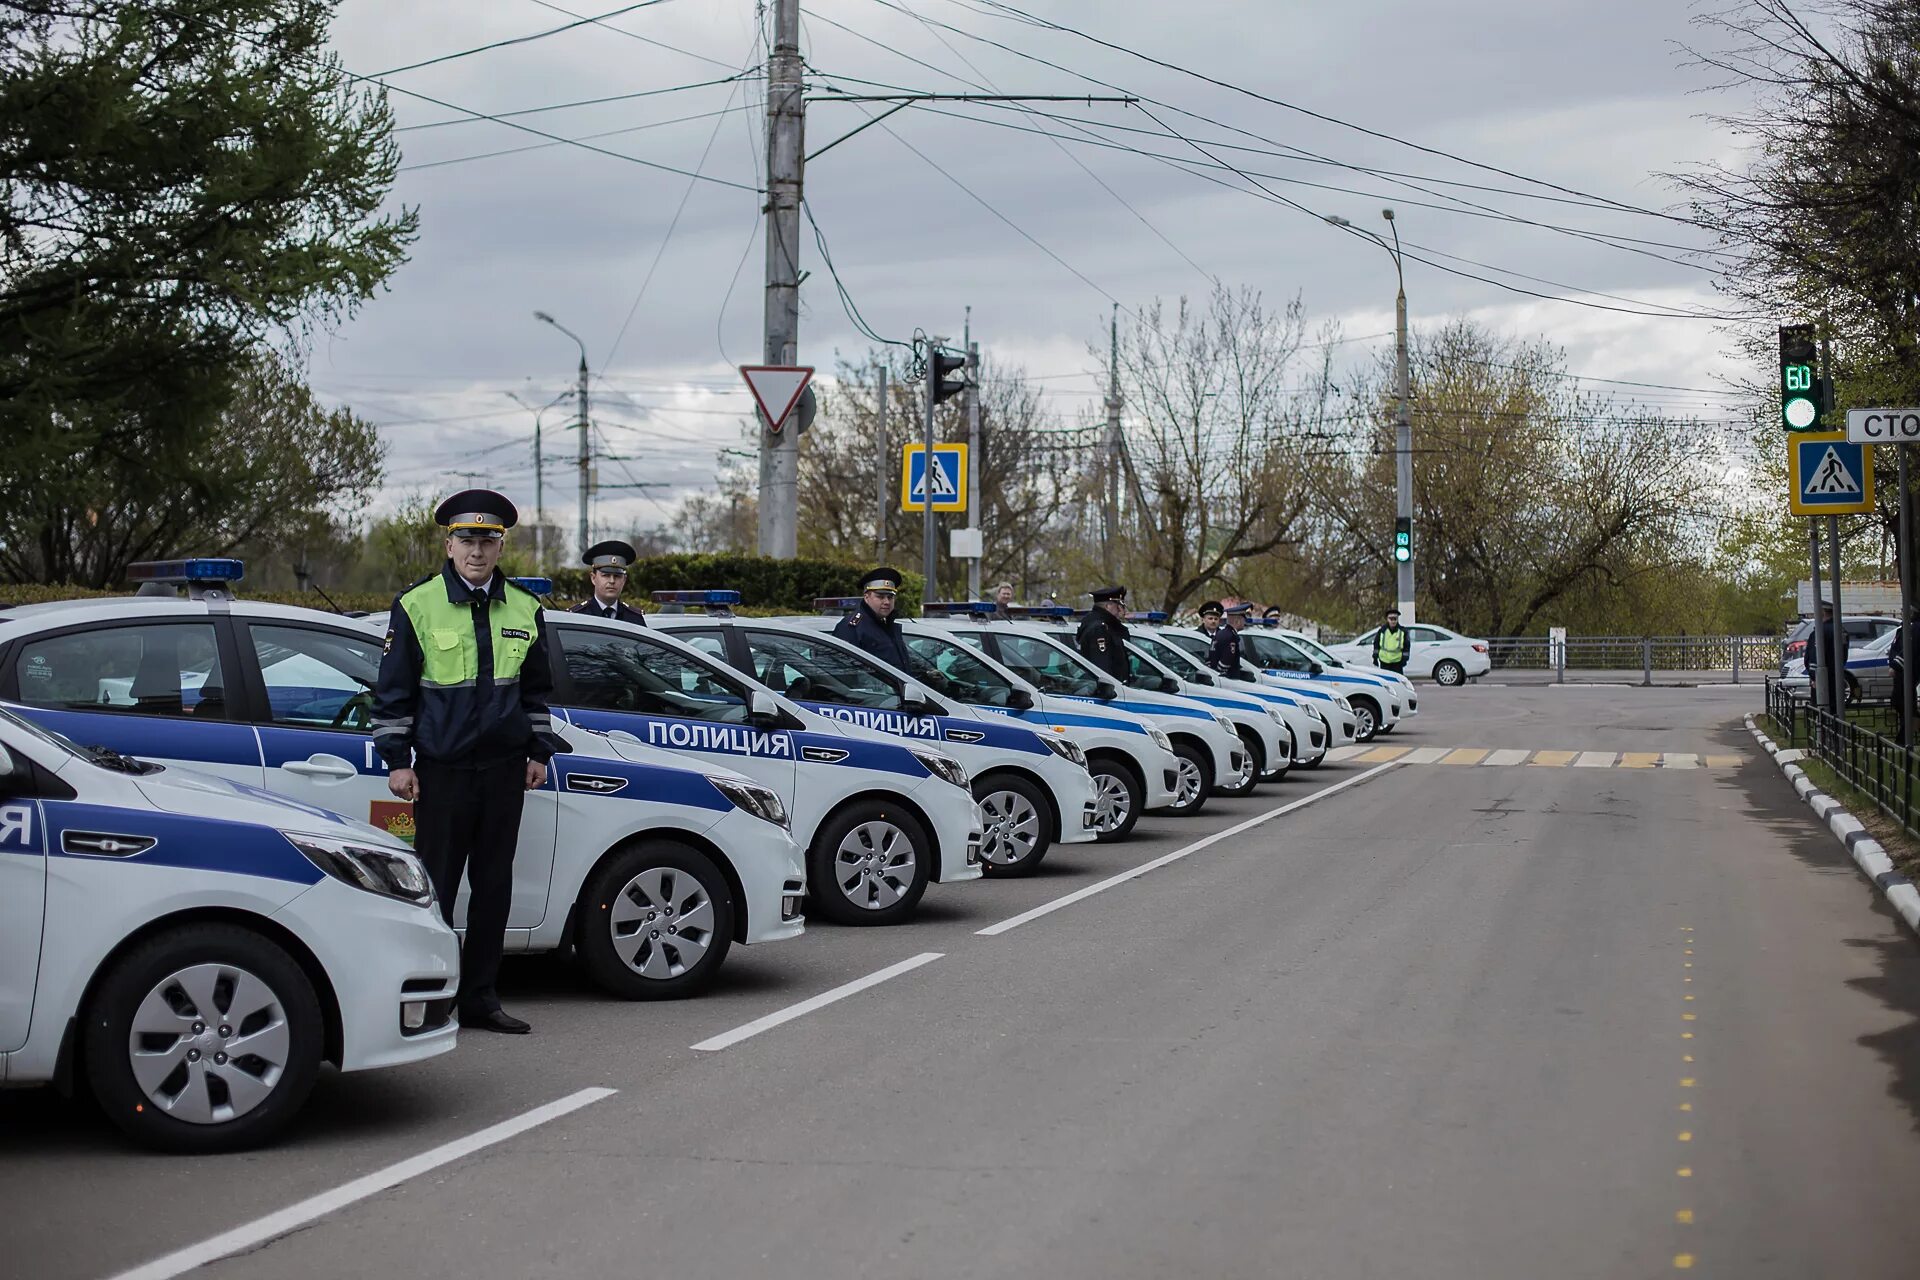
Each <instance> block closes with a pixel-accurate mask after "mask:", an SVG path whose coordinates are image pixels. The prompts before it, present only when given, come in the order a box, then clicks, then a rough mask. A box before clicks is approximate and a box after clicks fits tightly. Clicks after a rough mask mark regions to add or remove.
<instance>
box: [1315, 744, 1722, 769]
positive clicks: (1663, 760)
mask: <svg viewBox="0 0 1920 1280" xmlns="http://www.w3.org/2000/svg"><path fill="white" fill-rule="evenodd" d="M1327 758H1328V759H1332V760H1345V761H1351V762H1353V763H1355V764H1388V763H1396V762H1397V763H1399V764H1451V765H1464V766H1469V767H1479V768H1486V767H1488V766H1496V767H1499V766H1513V765H1526V766H1527V767H1529V768H1534V767H1538V768H1543V769H1566V768H1574V769H1733V768H1738V767H1739V765H1740V763H1741V759H1742V758H1741V757H1740V756H1737V755H1699V754H1697V753H1695V752H1692V751H1623V752H1613V751H1533V750H1529V749H1527V748H1523V747H1505V748H1502V749H1500V750H1498V751H1495V750H1490V749H1488V748H1486V747H1375V746H1367V745H1358V744H1356V745H1354V746H1348V747H1341V748H1338V749H1337V750H1336V751H1330V752H1328V753H1327Z"/></svg>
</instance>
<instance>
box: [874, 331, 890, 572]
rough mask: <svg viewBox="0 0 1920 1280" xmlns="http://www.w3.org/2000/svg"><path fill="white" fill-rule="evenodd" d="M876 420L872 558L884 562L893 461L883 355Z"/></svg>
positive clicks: (882, 357)
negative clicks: (876, 487) (876, 489)
mask: <svg viewBox="0 0 1920 1280" xmlns="http://www.w3.org/2000/svg"><path fill="white" fill-rule="evenodd" d="M877 422H878V424H879V430H878V431H877V432H876V433H875V439H874V453H875V457H876V461H875V463H874V474H875V475H877V476H878V477H879V478H880V480H879V492H878V494H877V495H876V496H877V497H878V498H879V499H880V505H879V506H877V507H875V508H874V509H873V560H874V563H875V564H885V563H886V562H887V503H889V502H891V501H892V500H893V495H892V494H891V493H890V492H888V490H889V489H890V488H891V486H890V485H888V484H887V481H888V480H890V479H892V472H893V467H892V466H891V465H890V464H891V463H892V461H893V450H892V449H890V448H889V447H888V445H887V366H886V357H885V355H882V356H881V364H880V416H879V418H878V419H877Z"/></svg>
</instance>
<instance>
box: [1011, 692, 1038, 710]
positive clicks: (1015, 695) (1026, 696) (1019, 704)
mask: <svg viewBox="0 0 1920 1280" xmlns="http://www.w3.org/2000/svg"><path fill="white" fill-rule="evenodd" d="M1007 705H1008V706H1010V707H1012V708H1013V709H1014V710H1015V711H1031V710H1033V695H1032V694H1030V693H1028V692H1027V691H1026V690H1025V689H1015V690H1014V691H1013V692H1011V693H1009V694H1008V695H1007Z"/></svg>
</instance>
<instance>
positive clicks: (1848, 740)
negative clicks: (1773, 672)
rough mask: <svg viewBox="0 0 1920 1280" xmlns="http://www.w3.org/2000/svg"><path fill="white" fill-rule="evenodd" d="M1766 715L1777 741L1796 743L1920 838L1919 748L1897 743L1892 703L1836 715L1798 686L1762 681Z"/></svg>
mask: <svg viewBox="0 0 1920 1280" xmlns="http://www.w3.org/2000/svg"><path fill="white" fill-rule="evenodd" d="M1767 714H1768V715H1770V716H1772V717H1773V722H1774V724H1775V726H1776V727H1777V728H1778V729H1779V732H1780V735H1781V737H1782V739H1783V742H1782V745H1783V746H1788V747H1798V748H1800V749H1801V750H1804V751H1807V752H1809V753H1811V754H1812V755H1813V756H1814V758H1815V759H1817V760H1819V761H1820V762H1821V763H1822V764H1824V765H1826V766H1827V767H1828V768H1829V769H1832V770H1833V771H1834V773H1835V774H1837V775H1839V777H1840V779H1841V780H1842V781H1843V782H1845V783H1846V784H1847V785H1848V786H1850V787H1852V788H1853V789H1854V790H1855V791H1858V792H1859V793H1860V794H1862V795H1864V796H1866V797H1867V798H1868V799H1869V800H1871V801H1872V802H1873V804H1874V807H1875V808H1877V809H1879V810H1880V812H1881V813H1883V814H1885V815H1886V816H1887V817H1889V818H1891V819H1892V820H1893V821H1895V822H1897V823H1899V824H1900V826H1901V829H1902V830H1904V831H1905V832H1906V833H1907V834H1908V835H1910V836H1912V837H1914V838H1916V839H1920V830H1916V829H1915V826H1914V821H1915V817H1916V811H1915V806H1914V788H1915V785H1916V783H1920V761H1917V760H1916V757H1920V752H1917V751H1912V750H1908V749H1905V748H1903V747H1901V745H1900V742H1899V739H1898V737H1897V736H1895V735H1897V734H1898V733H1899V728H1900V727H1899V724H1898V719H1899V714H1898V711H1897V709H1896V708H1895V707H1894V706H1893V705H1892V704H1890V703H1889V704H1883V705H1879V706H1855V707H1849V708H1848V709H1847V714H1846V715H1845V716H1844V717H1843V716H1837V715H1835V714H1833V712H1831V711H1829V710H1828V709H1827V708H1825V707H1816V706H1814V705H1813V703H1812V702H1811V701H1810V700H1809V699H1808V697H1807V691H1806V690H1805V689H1803V688H1790V687H1788V686H1787V685H1785V684H1783V683H1781V682H1780V681H1778V680H1768V681H1767Z"/></svg>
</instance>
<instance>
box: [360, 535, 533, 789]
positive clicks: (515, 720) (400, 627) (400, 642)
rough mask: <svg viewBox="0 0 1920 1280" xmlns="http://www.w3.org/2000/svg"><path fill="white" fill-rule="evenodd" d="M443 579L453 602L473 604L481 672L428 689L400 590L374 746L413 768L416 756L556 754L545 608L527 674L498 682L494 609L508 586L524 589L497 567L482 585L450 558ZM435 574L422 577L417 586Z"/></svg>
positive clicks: (454, 760)
mask: <svg viewBox="0 0 1920 1280" xmlns="http://www.w3.org/2000/svg"><path fill="white" fill-rule="evenodd" d="M439 579H440V582H441V584H442V585H443V586H444V587H445V588H446V592H447V600H448V601H449V602H450V603H456V604H462V603H464V604H470V605H471V607H472V611H473V630H474V639H475V641H476V643H477V644H478V645H479V658H480V673H479V678H478V679H476V680H475V681H474V682H473V683H472V684H469V685H462V686H460V687H457V688H452V689H439V688H435V689H423V688H421V687H420V673H421V670H422V668H423V667H424V665H425V659H424V657H423V656H422V654H421V650H420V637H419V636H417V635H415V634H414V629H413V620H412V619H411V618H410V617H408V616H407V611H406V610H405V609H403V608H401V607H400V600H399V597H395V599H394V602H393V614H392V617H391V618H390V619H389V620H388V622H387V644H386V652H385V654H384V655H383V656H382V657H381V659H380V677H379V682H378V683H377V684H376V685H375V686H374V691H373V743H374V749H375V750H377V751H378V752H379V753H380V758H381V759H382V760H384V761H386V763H387V767H388V768H390V769H406V768H410V767H412V764H413V757H414V756H415V755H418V756H419V758H420V759H422V760H425V761H428V762H431V763H434V764H443V765H459V766H465V767H479V766H482V765H489V764H500V763H503V762H505V761H508V760H513V759H531V760H540V761H546V760H550V759H552V758H553V753H554V749H555V747H556V745H557V743H556V741H555V740H554V737H553V715H552V712H551V711H550V710H549V709H548V705H547V700H548V698H550V697H551V696H552V694H553V668H552V667H551V666H550V665H549V662H548V658H547V633H546V630H545V629H544V628H543V627H542V626H541V625H540V615H539V613H538V612H537V611H536V612H535V614H534V626H533V643H532V645H531V646H529V648H528V649H527V656H526V659H525V661H524V663H523V665H522V666H521V668H520V678H519V679H517V680H511V681H505V682H501V683H495V681H494V678H493V626H492V620H491V618H490V617H489V610H491V609H494V608H499V607H501V606H502V605H503V604H504V602H505V600H506V598H507V592H509V591H521V590H522V588H520V587H516V586H514V585H513V584H512V583H510V582H508V581H507V580H506V578H504V577H503V576H501V575H500V573H498V572H497V571H496V572H495V573H494V575H493V581H491V582H489V583H488V584H487V585H486V587H485V588H483V589H480V590H475V589H474V588H473V587H470V586H468V585H467V583H466V580H465V579H463V578H462V577H461V576H460V575H459V574H458V573H457V572H455V570H454V567H453V561H451V560H449V561H447V562H446V564H444V565H443V566H442V567H441V569H440V574H439ZM431 581H433V579H431V578H423V579H421V580H420V582H416V583H415V584H414V586H415V587H418V586H421V585H422V584H424V583H427V582H431ZM412 589H413V587H409V588H408V590H409V591H411V590H412ZM402 594H403V595H404V594H405V593H404V592H403V593H402Z"/></svg>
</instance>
